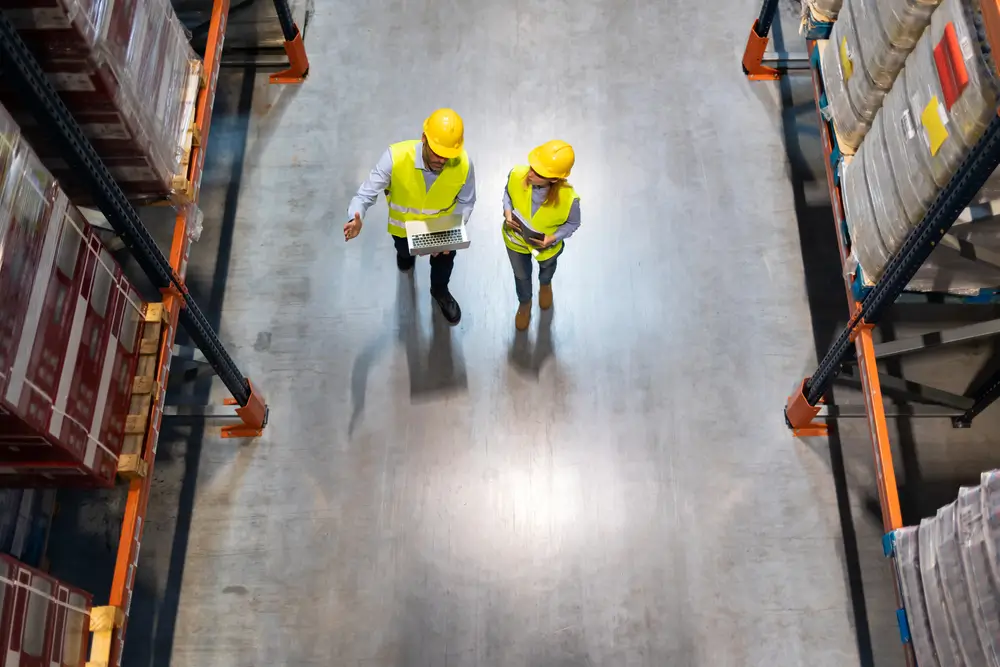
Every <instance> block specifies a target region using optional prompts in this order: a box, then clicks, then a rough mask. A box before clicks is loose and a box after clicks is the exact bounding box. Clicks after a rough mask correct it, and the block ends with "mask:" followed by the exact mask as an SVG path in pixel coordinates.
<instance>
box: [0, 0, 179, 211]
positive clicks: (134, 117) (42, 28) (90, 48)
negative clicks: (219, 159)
mask: <svg viewBox="0 0 1000 667" xmlns="http://www.w3.org/2000/svg"><path fill="white" fill-rule="evenodd" d="M0 8H2V9H3V10H4V14H5V15H7V16H12V17H14V20H15V23H16V24H17V25H18V27H19V28H20V32H21V34H22V36H24V37H25V40H26V41H27V43H28V45H29V47H31V49H32V50H33V51H34V53H35V55H36V56H37V58H38V60H39V62H40V64H41V65H42V69H43V70H44V71H45V73H46V75H47V76H48V77H49V80H50V81H51V82H52V83H53V85H54V86H55V88H56V89H57V90H58V91H59V94H60V96H61V97H62V99H63V101H64V102H65V103H66V105H67V107H69V109H70V111H71V112H72V113H73V115H74V116H75V118H76V119H77V121H78V122H79V123H80V125H81V127H82V129H83V131H84V133H85V134H86V135H87V136H88V138H89V139H90V140H91V142H92V143H93V144H94V147H95V148H96V149H97V152H98V153H99V154H100V156H101V158H102V159H103V160H104V161H105V164H106V165H107V166H108V168H109V169H110V171H111V172H112V175H113V176H115V178H116V179H117V180H118V181H119V183H120V184H121V185H122V188H123V189H124V190H125V192H126V194H128V195H130V196H134V197H162V196H165V195H167V194H169V193H170V191H171V187H172V184H173V181H174V177H175V176H176V175H177V174H178V173H179V172H180V171H182V162H183V157H184V155H185V154H186V152H187V149H188V146H186V145H185V144H184V139H185V137H186V136H187V132H188V128H189V126H190V122H191V120H192V118H193V106H192V105H190V104H188V103H187V99H188V98H189V97H193V95H192V94H191V83H192V81H193V82H194V88H195V91H196V90H197V76H198V70H197V69H196V67H197V64H196V56H195V54H194V52H193V51H192V50H191V47H190V45H189V44H188V40H187V36H186V33H185V30H184V27H183V26H182V25H181V24H180V23H179V22H178V21H177V18H176V16H175V15H174V13H173V9H172V8H171V6H170V3H169V0H117V1H116V2H107V1H106V0H0ZM193 62H194V63H195V64H194V65H193V64H192V63H193ZM3 100H4V103H5V104H7V106H8V108H10V110H11V111H12V112H13V114H14V116H15V119H16V120H17V121H18V122H19V123H20V125H21V128H22V130H23V131H24V132H25V134H26V135H27V136H28V138H29V139H30V140H31V142H32V144H33V145H34V146H35V148H36V150H37V151H38V152H39V154H40V156H41V157H42V158H43V160H44V161H45V162H46V165H47V166H49V167H50V169H51V170H52V171H53V172H54V173H55V175H56V176H57V177H59V178H60V179H64V180H66V181H68V182H69V183H72V182H73V180H74V179H73V174H72V172H71V171H70V170H69V169H68V168H67V167H66V165H65V164H62V163H61V162H60V161H59V157H60V156H59V152H58V151H56V150H54V148H53V146H51V145H50V143H49V140H48V136H47V129H46V128H44V127H39V126H38V125H37V124H35V123H34V119H33V117H32V114H31V113H30V112H28V110H26V109H24V108H23V107H22V106H21V105H20V102H21V100H20V99H19V96H18V95H17V94H16V92H15V91H13V90H11V89H9V88H7V87H4V88H3Z"/></svg>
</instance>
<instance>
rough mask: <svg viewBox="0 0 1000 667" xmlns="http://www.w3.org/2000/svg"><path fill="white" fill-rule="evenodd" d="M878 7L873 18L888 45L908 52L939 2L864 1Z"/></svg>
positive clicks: (922, 0) (928, 0) (912, 0)
mask: <svg viewBox="0 0 1000 667" xmlns="http://www.w3.org/2000/svg"><path fill="white" fill-rule="evenodd" d="M865 1H866V2H868V3H869V4H877V5H878V13H877V14H876V15H875V17H876V18H877V19H878V22H879V24H880V25H881V27H882V32H883V33H884V34H885V35H886V38H887V39H888V41H889V43H890V44H892V45H893V46H894V47H896V48H897V49H901V50H904V51H909V50H910V49H912V48H913V47H914V46H916V44H917V40H919V39H920V36H921V35H922V34H923V32H924V30H925V29H926V28H927V26H928V25H929V24H930V21H931V14H933V13H934V9H935V8H936V7H937V6H938V5H939V4H941V0H878V2H874V1H873V0H865Z"/></svg>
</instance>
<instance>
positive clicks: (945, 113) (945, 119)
mask: <svg viewBox="0 0 1000 667" xmlns="http://www.w3.org/2000/svg"><path fill="white" fill-rule="evenodd" d="M938 116H940V117H941V124H942V125H947V124H948V110H947V109H945V108H944V105H943V104H941V103H940V102H938Z"/></svg>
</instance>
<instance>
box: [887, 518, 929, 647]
mask: <svg viewBox="0 0 1000 667" xmlns="http://www.w3.org/2000/svg"><path fill="white" fill-rule="evenodd" d="M917 533H918V529H917V528H901V529H899V530H897V531H896V533H895V536H896V569H897V570H898V571H899V583H900V592H901V593H902V595H903V607H904V608H905V609H906V620H907V621H908V622H909V624H910V639H911V641H912V642H913V653H914V654H915V655H916V658H917V663H918V664H919V665H920V667H937V666H938V665H939V664H940V663H938V657H937V651H936V650H935V648H934V639H933V638H932V637H931V627H930V624H929V620H928V618H927V605H926V604H925V602H924V591H923V588H922V587H921V583H920V545H919V542H918V537H917Z"/></svg>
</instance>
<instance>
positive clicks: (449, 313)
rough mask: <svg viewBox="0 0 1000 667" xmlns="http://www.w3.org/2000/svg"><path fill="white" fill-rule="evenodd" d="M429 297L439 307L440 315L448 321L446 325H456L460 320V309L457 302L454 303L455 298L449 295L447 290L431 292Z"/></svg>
mask: <svg viewBox="0 0 1000 667" xmlns="http://www.w3.org/2000/svg"><path fill="white" fill-rule="evenodd" d="M431 296H432V297H434V300H435V301H437V305H438V306H440V307H441V314H442V315H444V319H446V320H448V324H458V322H459V321H460V320H461V319H462V309H461V308H459V306H458V301H455V297H453V296H452V295H451V292H449V291H448V290H447V289H444V290H440V291H437V292H433V291H432V292H431Z"/></svg>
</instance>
